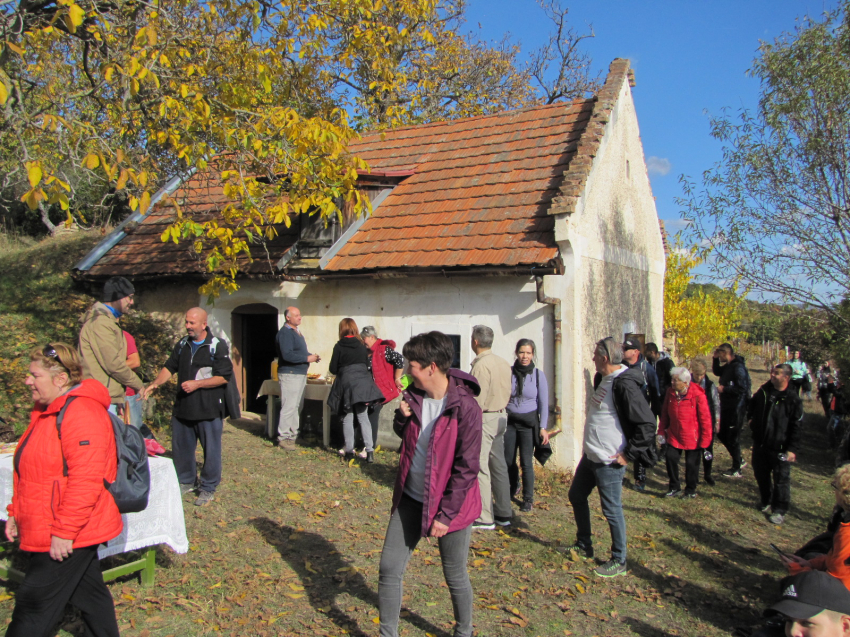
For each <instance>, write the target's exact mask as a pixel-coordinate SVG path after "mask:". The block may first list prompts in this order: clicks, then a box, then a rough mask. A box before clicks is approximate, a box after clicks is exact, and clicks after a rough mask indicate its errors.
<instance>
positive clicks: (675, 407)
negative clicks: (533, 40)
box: [658, 367, 711, 498]
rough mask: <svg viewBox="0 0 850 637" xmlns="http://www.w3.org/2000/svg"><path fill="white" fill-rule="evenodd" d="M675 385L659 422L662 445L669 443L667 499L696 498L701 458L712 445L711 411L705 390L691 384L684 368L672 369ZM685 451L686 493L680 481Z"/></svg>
mask: <svg viewBox="0 0 850 637" xmlns="http://www.w3.org/2000/svg"><path fill="white" fill-rule="evenodd" d="M670 376H671V379H672V380H671V384H670V387H669V388H668V389H667V394H666V395H665V396H664V403H663V404H662V406H661V420H659V422H658V437H659V442H660V443H661V444H664V443H665V442H666V444H667V449H666V451H665V459H666V461H667V477H668V478H669V480H670V491H669V492H668V493H666V494H665V495H664V497H665V498H674V497H678V496H682V497H684V498H695V497H696V495H697V479H698V478H699V465H700V457H701V456H702V454H703V453H704V450H705V449H706V447H708V446H709V445H710V444H711V412H710V411H709V409H708V400H707V399H706V397H705V391H703V389H702V387H700V386H699V385H697V384H696V383H692V382H691V373H690V372H689V371H688V370H687V369H686V368H684V367H674V368H673V369H671V370H670ZM682 451H684V452H685V492H684V493H682V489H681V483H680V482H679V459H680V458H681V457H682Z"/></svg>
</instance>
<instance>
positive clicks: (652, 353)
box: [645, 343, 676, 416]
mask: <svg viewBox="0 0 850 637" xmlns="http://www.w3.org/2000/svg"><path fill="white" fill-rule="evenodd" d="M645 351H646V360H648V361H649V363H650V365H652V369H654V370H655V375H656V376H657V377H658V396H659V398H660V401H659V403H658V413H657V414H655V415H656V416H660V415H661V404H662V403H663V402H664V395H665V394H666V393H667V388H668V387H670V382H671V378H670V370H671V369H673V368H674V367H675V366H676V363H674V362H673V359H672V358H670V357H669V356H668V355H667V354H666V352H662V351H659V349H658V345H656V344H655V343H647V344H646V348H645Z"/></svg>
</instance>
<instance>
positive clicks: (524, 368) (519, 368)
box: [511, 361, 534, 396]
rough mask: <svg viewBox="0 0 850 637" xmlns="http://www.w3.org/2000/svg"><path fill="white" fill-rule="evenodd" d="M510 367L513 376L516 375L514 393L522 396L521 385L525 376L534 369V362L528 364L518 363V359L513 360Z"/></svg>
mask: <svg viewBox="0 0 850 637" xmlns="http://www.w3.org/2000/svg"><path fill="white" fill-rule="evenodd" d="M511 369H512V370H513V374H514V376H516V395H517V396H522V386H523V384H525V377H526V376H528V375H529V374H530V373H531V372H533V371H534V363H533V362H531V363H529V364H528V365H520V364H519V361H514V365H513V367H512V368H511Z"/></svg>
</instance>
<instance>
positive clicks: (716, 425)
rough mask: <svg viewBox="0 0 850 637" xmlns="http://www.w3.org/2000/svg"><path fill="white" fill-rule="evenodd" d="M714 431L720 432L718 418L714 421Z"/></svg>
mask: <svg viewBox="0 0 850 637" xmlns="http://www.w3.org/2000/svg"><path fill="white" fill-rule="evenodd" d="M714 433H716V434H719V433H720V421H719V420H718V421H717V422H716V423H714Z"/></svg>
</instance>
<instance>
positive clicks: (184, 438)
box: [144, 307, 233, 506]
mask: <svg viewBox="0 0 850 637" xmlns="http://www.w3.org/2000/svg"><path fill="white" fill-rule="evenodd" d="M186 335H187V336H186V337H184V338H182V339H180V341H179V342H178V343H177V344H176V345H175V346H174V349H173V350H172V352H171V356H170V357H169V359H168V360H167V361H166V362H165V366H164V367H163V368H162V369H161V370H160V372H159V374H158V375H157V377H156V379H155V380H154V381H153V382H152V383H151V384H150V385H148V387H147V389H146V390H145V394H144V397H145V399H147V398H148V397H149V396H150V395H151V393H152V392H153V391H154V390H155V389H156V388H157V387H159V386H160V385H162V384H163V383H166V382H168V380H169V379H170V378H171V377H172V376H173V375H174V374H177V383H178V385H179V389H178V390H177V398H176V399H175V401H174V411H173V413H172V416H171V430H172V435H171V446H172V453H173V455H174V469H175V470H176V471H177V478H178V479H179V480H180V490H181V491H182V492H183V493H184V494H186V493H189V492H191V491H194V489H195V482H196V480H197V467H196V465H195V448H196V447H197V445H198V440H200V441H201V448H202V449H203V450H204V468H203V469H202V470H201V481H200V492H199V493H198V499H197V500H195V506H204V505H206V504H209V503H210V502H212V500H213V494H214V493H215V490H216V487H218V485H219V483H220V482H221V433H222V428H223V422H222V419H223V417H224V415H225V413H226V405H225V400H226V398H225V387H226V385H227V383H228V381H230V380H231V379H232V378H233V365H232V364H231V362H230V353H229V351H228V349H227V343H225V342H224V341H221V340H219V339H218V338H215V337H214V336H213V335H212V334H211V333H210V331H209V328H208V327H207V313H206V312H205V311H204V310H202V309H201V308H199V307H193V308H192V309H191V310H189V311H188V312H186Z"/></svg>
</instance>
